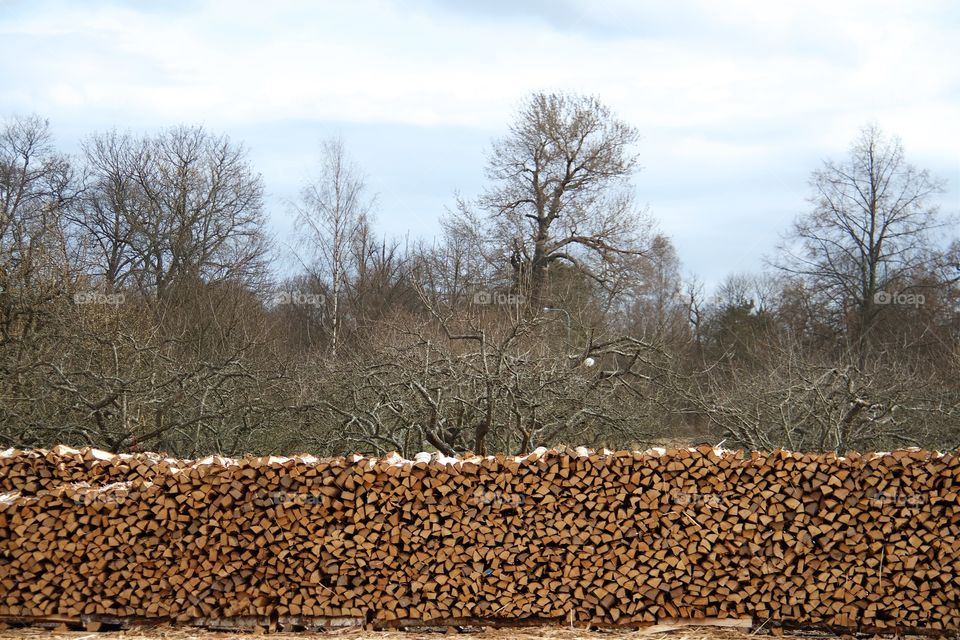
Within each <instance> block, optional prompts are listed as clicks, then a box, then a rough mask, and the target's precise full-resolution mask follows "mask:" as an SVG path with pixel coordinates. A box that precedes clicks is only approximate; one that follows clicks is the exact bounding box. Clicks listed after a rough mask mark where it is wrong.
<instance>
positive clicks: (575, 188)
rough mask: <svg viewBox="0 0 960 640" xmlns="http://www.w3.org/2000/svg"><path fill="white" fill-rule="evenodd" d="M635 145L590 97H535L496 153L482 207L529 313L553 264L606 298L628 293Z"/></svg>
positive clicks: (634, 225) (639, 235)
mask: <svg viewBox="0 0 960 640" xmlns="http://www.w3.org/2000/svg"><path fill="white" fill-rule="evenodd" d="M636 140H637V132H636V130H635V129H633V127H631V126H629V125H628V124H626V123H625V122H623V121H622V120H620V119H618V118H617V117H615V116H614V114H613V113H612V111H611V110H610V109H609V108H608V107H607V106H605V105H604V104H602V103H601V102H600V101H599V100H598V99H596V98H594V97H589V96H579V95H571V94H559V93H535V94H533V95H531V96H530V97H529V98H528V99H527V100H526V102H525V103H524V104H523V106H522V107H521V109H520V112H519V113H518V115H517V118H516V120H515V121H514V123H513V125H512V126H511V127H510V134H509V135H508V136H506V137H505V138H503V139H501V140H500V141H498V142H496V143H495V144H494V147H493V151H492V153H491V155H490V158H489V165H488V175H489V177H490V179H491V180H493V181H494V186H493V187H491V188H490V189H489V190H488V191H487V192H486V193H485V194H484V196H483V197H482V198H481V201H480V202H481V205H482V206H483V207H484V208H485V209H487V210H488V211H489V212H491V214H492V215H493V216H494V220H495V229H494V233H495V234H496V239H497V242H498V243H499V245H500V249H501V251H502V253H503V255H504V257H505V258H506V259H508V260H509V261H510V264H512V266H513V268H514V270H515V272H516V280H517V282H518V283H522V284H523V285H524V286H526V287H528V290H529V294H530V299H531V304H532V306H533V307H534V308H539V307H540V305H541V304H542V302H543V299H544V293H545V288H546V286H547V274H548V271H549V269H550V267H551V265H553V264H555V263H558V262H561V263H566V264H569V265H572V266H574V267H575V268H576V269H578V270H580V271H581V272H582V273H584V274H586V275H587V276H589V277H590V278H591V279H593V280H594V281H595V282H597V283H599V284H600V285H602V286H603V287H605V288H606V289H608V290H612V291H617V290H622V289H623V288H624V287H626V286H627V285H628V284H629V281H630V280H631V277H632V272H633V270H634V262H635V260H636V258H638V257H640V256H642V255H643V253H644V249H645V248H646V240H645V235H646V231H647V227H648V226H649V222H648V221H647V220H646V219H645V218H644V216H643V215H642V214H641V212H639V211H638V209H637V208H636V206H635V205H634V202H633V194H632V192H631V190H630V184H629V178H630V176H631V175H632V173H633V171H634V170H635V169H636V157H635V155H634V152H633V149H632V145H633V144H634V143H635V142H636Z"/></svg>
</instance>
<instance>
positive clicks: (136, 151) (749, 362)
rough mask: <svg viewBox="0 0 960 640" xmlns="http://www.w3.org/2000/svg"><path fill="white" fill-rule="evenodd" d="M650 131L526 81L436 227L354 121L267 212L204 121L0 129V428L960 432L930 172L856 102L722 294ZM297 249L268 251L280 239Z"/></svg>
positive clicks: (12, 431)
mask: <svg viewBox="0 0 960 640" xmlns="http://www.w3.org/2000/svg"><path fill="white" fill-rule="evenodd" d="M637 137H638V132H637V130H636V129H635V128H634V127H633V126H632V125H630V124H628V123H626V122H624V121H623V120H622V119H620V118H619V117H618V116H617V115H616V114H615V113H613V112H612V111H611V110H610V109H609V108H608V107H607V106H606V105H604V104H603V103H602V102H601V101H600V100H598V99H597V98H595V97H591V96H582V95H577V94H565V93H534V94H532V95H530V96H528V98H527V99H526V100H525V101H524V103H523V104H522V106H521V108H520V109H519V110H518V112H517V113H516V115H515V118H514V120H513V121H512V123H511V124H510V126H509V129H508V130H507V131H506V133H505V134H504V135H503V136H502V137H501V138H500V139H499V140H497V141H496V142H495V143H494V144H493V146H492V148H491V150H490V152H489V154H488V165H487V178H488V186H487V188H486V189H485V190H484V191H483V193H482V194H481V195H480V196H479V197H477V198H474V199H471V200H465V199H460V200H458V201H457V202H456V203H455V205H454V206H453V207H451V209H450V210H449V211H447V212H446V213H445V214H444V216H443V217H442V219H441V222H440V230H439V233H438V236H437V238H436V239H435V240H432V241H429V242H427V241H418V242H410V241H402V240H400V239H397V238H390V237H385V236H383V235H380V234H378V233H377V232H376V231H375V229H374V202H373V197H372V194H371V193H370V192H369V189H368V188H367V186H366V184H365V181H364V174H363V171H362V169H361V168H360V167H358V166H357V165H356V164H355V163H353V162H352V161H351V159H350V157H349V154H348V152H347V149H346V148H345V146H344V144H343V142H342V141H340V140H337V139H332V140H328V141H325V142H324V143H323V144H322V146H321V148H320V159H321V162H320V165H319V169H318V170H317V171H316V172H315V175H314V176H313V177H312V178H311V179H310V180H309V181H308V183H307V184H304V185H303V188H302V190H301V192H300V195H299V197H298V198H297V199H296V201H295V202H292V203H290V210H291V213H292V214H293V215H294V216H295V217H296V232H295V237H293V238H290V239H289V240H290V242H285V243H278V242H276V241H275V240H274V239H272V238H271V237H270V236H269V234H268V232H267V216H266V212H265V208H264V187H263V181H262V178H261V177H260V175H259V173H258V172H257V171H256V169H255V168H254V167H253V166H252V163H251V162H250V159H249V156H248V153H247V151H246V149H245V148H244V147H243V145H241V144H238V143H236V142H234V141H232V140H230V139H229V138H228V137H226V136H222V135H218V134H216V133H213V132H211V131H208V130H206V129H204V128H201V127H188V126H178V127H173V128H169V129H164V130H161V131H157V132H154V133H151V134H147V135H140V136H138V135H133V134H130V133H122V132H118V131H110V132H106V133H97V134H93V135H91V136H90V137H88V138H87V139H86V140H85V141H84V142H83V144H82V149H81V152H80V153H79V154H76V155H74V156H69V155H67V154H64V153H62V152H61V151H59V150H58V149H57V148H56V146H55V144H54V141H53V138H52V134H51V130H50V127H49V125H48V123H47V122H46V121H45V120H43V119H41V118H39V117H36V116H31V117H14V118H9V119H8V120H7V121H6V122H5V123H4V124H3V126H2V128H0V446H4V447H31V446H49V445H52V444H54V443H61V442H62V443H67V444H72V445H93V446H98V447H103V448H107V449H110V450H114V451H130V450H138V449H139V450H143V449H150V450H161V451H166V452H168V453H170V454H174V455H180V456H196V455H201V454H206V453H209V452H219V453H224V454H242V453H245V452H257V453H266V452H277V453H291V452H296V451H304V450H308V451H311V452H315V453H320V454H344V453H350V452H355V451H358V452H363V453H371V454H382V453H385V452H388V451H398V452H400V453H402V454H404V455H412V454H413V453H415V452H417V451H420V450H424V449H435V450H438V451H442V452H444V453H446V454H455V453H464V452H467V451H473V452H476V453H492V452H496V451H504V452H509V453H521V452H526V451H530V450H532V449H533V448H536V447H538V446H541V445H545V446H553V445H558V444H561V443H565V444H587V445H592V446H597V447H600V446H608V447H611V448H623V447H645V446H648V445H650V444H657V443H667V442H687V443H693V444H697V443H699V442H711V443H714V444H715V443H717V442H720V441H724V442H725V446H731V447H744V448H750V449H770V448H774V447H788V448H791V449H795V450H817V451H836V452H838V453H843V452H844V451H847V450H849V449H860V450H865V449H884V448H893V447H898V446H925V447H932V448H940V449H956V448H957V447H958V446H960V422H958V415H960V241H958V240H957V239H956V237H954V236H955V232H956V228H957V227H956V225H955V220H953V219H951V218H949V217H948V216H945V215H942V214H941V213H940V212H939V211H938V210H937V208H936V207H935V206H934V201H935V196H936V194H937V193H938V192H940V191H941V190H942V188H943V182H942V181H941V180H939V179H938V178H937V177H935V176H932V175H931V174H930V173H929V172H927V171H924V170H922V169H919V168H917V167H915V166H913V165H912V164H910V163H909V162H908V160H907V158H906V156H905V155H904V150H903V147H902V145H901V143H900V141H899V140H898V139H897V138H896V137H894V136H888V135H886V134H885V133H884V132H882V131H881V130H879V129H878V128H877V127H875V126H868V127H866V128H864V129H863V130H862V131H861V132H860V134H859V135H858V137H857V138H856V139H855V140H854V141H853V143H852V144H851V146H850V151H849V154H848V155H847V156H846V157H844V158H840V159H833V160H828V161H826V162H824V163H823V165H822V166H821V167H819V168H815V170H814V171H813V172H812V174H811V179H810V199H809V208H808V209H807V210H806V211H804V212H801V213H800V214H799V215H798V216H797V218H796V220H795V222H794V223H793V225H792V226H790V227H789V228H787V229H785V230H784V233H783V236H782V241H781V243H780V245H779V246H777V247H771V251H772V257H771V258H770V260H769V264H768V266H767V268H765V269H764V270H763V271H761V272H758V273H734V274H730V275H728V276H727V277H726V279H725V280H723V282H722V284H721V285H720V286H719V287H718V288H717V290H716V291H715V292H713V293H711V294H709V295H708V294H707V293H705V291H704V287H703V285H702V284H700V283H699V282H698V280H697V279H696V278H695V277H683V276H682V275H681V271H682V270H681V265H680V262H679V260H678V257H677V252H676V250H675V248H674V246H673V244H672V242H671V240H670V239H669V238H668V237H667V236H665V235H664V234H663V233H661V232H660V231H659V230H658V227H657V224H656V220H655V219H654V218H653V217H652V216H651V215H650V213H649V212H648V211H647V210H646V209H645V208H644V207H641V206H639V204H638V203H637V201H636V199H635V195H634V188H633V186H632V184H631V178H632V176H633V175H634V173H635V171H636V170H637V161H638V157H637V155H636V152H635V143H636V141H637ZM289 257H293V258H294V259H295V264H296V265H297V266H296V268H295V269H294V270H293V271H292V272H285V273H284V275H280V270H279V269H278V268H277V266H276V265H277V264H278V263H279V261H280V260H281V259H285V258H289Z"/></svg>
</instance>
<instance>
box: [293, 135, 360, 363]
mask: <svg viewBox="0 0 960 640" xmlns="http://www.w3.org/2000/svg"><path fill="white" fill-rule="evenodd" d="M372 206H373V202H372V200H371V198H370V197H368V195H367V193H366V185H365V183H364V179H363V176H362V174H361V173H360V170H359V169H358V168H357V167H356V165H354V164H353V163H352V162H351V161H350V159H349V158H348V157H347V153H346V149H345V148H344V145H343V140H341V139H339V138H333V139H329V140H326V141H324V142H323V144H322V157H321V164H320V172H319V174H318V175H317V176H316V177H315V178H314V179H313V180H311V181H310V182H309V183H307V184H306V185H305V186H304V187H303V189H302V190H301V192H300V200H299V201H298V202H297V203H296V204H295V207H296V211H297V222H298V223H299V224H300V225H301V226H302V227H303V228H304V230H305V234H304V235H303V236H301V238H300V240H301V242H300V244H301V246H304V247H305V248H306V250H307V256H306V260H305V262H306V263H307V266H308V269H309V270H310V271H311V273H312V274H313V275H314V276H315V277H316V278H318V279H319V280H321V281H323V282H325V283H326V284H328V286H329V292H330V299H329V301H328V304H327V307H328V309H329V314H330V352H331V354H336V352H337V348H338V347H339V344H340V333H341V330H340V325H341V321H342V311H341V304H342V301H343V297H344V289H345V288H346V286H347V279H348V278H349V277H350V264H351V258H352V256H351V247H355V246H356V244H357V242H358V241H361V242H362V241H363V240H364V239H366V237H367V236H368V235H369V217H370V213H371V209H372Z"/></svg>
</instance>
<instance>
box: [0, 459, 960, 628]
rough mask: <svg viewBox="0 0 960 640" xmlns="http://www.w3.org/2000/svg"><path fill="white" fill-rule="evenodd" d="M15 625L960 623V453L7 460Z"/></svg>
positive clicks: (0, 499) (9, 579)
mask: <svg viewBox="0 0 960 640" xmlns="http://www.w3.org/2000/svg"><path fill="white" fill-rule="evenodd" d="M0 482H2V485H0V486H2V487H3V489H4V490H5V491H6V493H3V494H0V620H3V619H11V618H13V619H17V618H19V619H57V620H63V619H67V620H69V619H80V618H82V617H87V618H88V619H89V617H91V616H92V617H94V618H95V617H97V616H101V617H104V618H121V619H123V618H136V619H148V620H149V619H169V620H174V621H177V622H183V623H187V622H191V623H197V622H198V621H211V620H224V619H231V618H240V617H251V616H253V617H257V618H264V619H270V618H272V619H277V618H278V617H279V618H283V617H297V618H300V619H343V618H351V619H358V620H361V621H364V622H367V623H372V624H374V625H381V626H390V625H401V624H405V623H409V622H411V621H436V622H437V623H438V624H440V623H443V624H453V623H455V621H461V620H474V621H476V620H485V621H490V622H505V621H506V622H509V621H523V620H531V619H538V620H544V621H547V620H555V621H558V622H564V623H568V622H574V623H579V624H593V625H604V626H606V625H624V626H639V625H644V624H648V623H655V622H658V621H660V622H662V621H664V620H665V619H677V618H704V617H708V618H747V617H752V618H753V620H754V623H755V624H757V625H759V624H761V623H762V624H768V625H769V626H774V625H801V626H809V627H814V626H817V627H820V626H830V627H834V628H837V629H840V628H842V629H849V630H891V631H892V630H894V629H898V630H901V631H904V630H925V631H931V632H944V633H946V632H955V631H957V630H960V538H958V536H960V506H958V491H960V489H958V488H960V459H958V456H957V455H955V454H949V455H941V454H937V453H931V452H927V451H921V450H900V451H894V452H892V453H883V454H880V453H876V454H874V453H870V454H849V455H847V456H846V457H838V456H835V455H821V454H816V455H815V454H799V453H790V452H786V451H774V452H771V453H752V454H748V455H746V456H744V455H743V454H742V453H741V452H736V451H722V450H715V449H712V448H709V447H701V448H699V449H671V450H667V451H664V450H652V451H648V452H643V453H641V452H627V451H618V452H609V451H605V450H604V451H599V452H590V451H587V450H585V449H582V448H581V449H577V450H570V449H563V450H560V451H544V450H538V451H537V452H534V453H533V454H531V455H529V456H526V457H522V458H515V457H511V456H503V455H498V456H495V457H486V458H480V457H470V458H463V459H452V458H445V457H443V456H438V455H437V454H434V455H432V456H430V455H428V454H420V455H418V456H417V458H416V459H415V460H404V459H402V458H400V457H399V456H397V455H395V454H392V455H389V456H386V457H384V458H379V459H372V458H363V457H360V456H352V457H349V458H336V459H324V460H318V459H315V458H311V457H300V458H292V459H286V458H275V457H269V458H244V459H239V460H230V459H225V458H216V457H212V458H206V459H203V460H198V461H184V460H171V459H167V458H163V457H161V456H157V455H155V454H137V455H128V456H122V457H121V456H112V455H110V454H106V453H104V452H97V451H94V450H84V451H74V450H71V449H67V448H65V447H60V448H57V449H56V450H54V451H26V452H23V451H13V450H8V451H6V452H3V453H0Z"/></svg>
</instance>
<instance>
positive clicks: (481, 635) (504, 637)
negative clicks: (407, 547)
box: [0, 627, 836, 640]
mask: <svg viewBox="0 0 960 640" xmlns="http://www.w3.org/2000/svg"><path fill="white" fill-rule="evenodd" d="M445 636H455V637H459V638H460V639H461V640H635V639H636V640H639V639H640V638H644V640H647V639H653V640H657V639H662V640H756V636H754V635H751V633H750V632H749V631H744V630H739V629H722V628H715V627H685V628H682V629H677V630H673V631H659V632H651V631H649V630H648V631H584V630H583V629H566V628H557V627H549V628H547V627H542V628H541V627H533V628H519V629H518V628H513V629H486V630H482V631H481V630H477V631H473V632H468V633H464V632H458V631H456V630H449V631H446V632H443V631H424V630H420V631H360V630H353V629H350V630H339V631H326V632H322V633H306V632H302V633H272V634H269V635H268V636H266V637H265V636H264V635H263V634H253V633H224V632H214V631H203V630H200V629H190V628H172V627H156V628H153V629H130V630H127V631H105V632H96V633H92V632H88V631H50V630H46V629H43V628H40V627H23V628H12V629H5V630H0V640H13V639H14V638H17V639H19V638H24V639H34V640H39V639H41V638H42V639H44V640H81V639H83V640H119V639H121V638H122V639H123V640H160V639H164V640H194V639H196V640H229V639H232V638H255V637H256V638H259V640H318V639H320V638H322V639H323V640H437V639H438V638H442V637H445ZM792 637H794V638H803V639H805V640H811V639H813V638H827V637H829V638H836V636H828V635H823V634H804V635H802V636H796V635H795V636H792Z"/></svg>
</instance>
